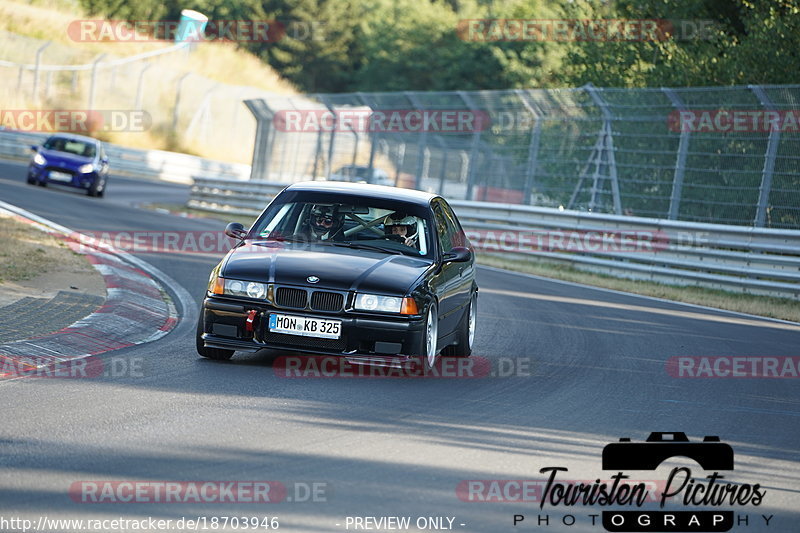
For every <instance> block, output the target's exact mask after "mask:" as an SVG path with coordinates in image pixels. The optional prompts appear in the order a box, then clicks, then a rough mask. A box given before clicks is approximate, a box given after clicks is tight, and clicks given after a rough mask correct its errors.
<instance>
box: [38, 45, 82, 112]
mask: <svg viewBox="0 0 800 533" xmlns="http://www.w3.org/2000/svg"><path fill="white" fill-rule="evenodd" d="M51 44H53V42H52V41H47V42H46V43H44V44H43V45H42V46H40V47H39V49H38V50H36V65H35V66H34V68H33V100H34V101H35V102H38V101H39V69H40V67H41V63H42V54H43V53H44V50H45V48H47V47H48V46H50V45H51ZM89 109H91V108H89Z"/></svg>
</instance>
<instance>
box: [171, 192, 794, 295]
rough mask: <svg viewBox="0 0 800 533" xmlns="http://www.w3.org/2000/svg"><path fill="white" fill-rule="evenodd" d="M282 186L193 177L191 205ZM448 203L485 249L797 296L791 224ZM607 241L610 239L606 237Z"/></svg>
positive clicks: (246, 199)
mask: <svg viewBox="0 0 800 533" xmlns="http://www.w3.org/2000/svg"><path fill="white" fill-rule="evenodd" d="M285 186H286V184H284V183H275V182H259V181H250V182H244V183H242V182H236V181H232V180H221V179H207V178H198V179H195V184H194V186H193V187H192V190H191V195H190V199H189V202H188V204H187V205H188V206H189V207H192V208H194V209H202V210H206V211H211V212H215V213H230V214H238V215H252V216H256V215H258V214H259V213H261V211H262V210H263V209H264V207H265V206H266V205H267V203H268V202H269V200H270V199H271V198H272V197H273V196H274V195H276V194H277V193H278V192H280V190H281V189H283V187H285ZM450 203H451V205H452V206H453V208H454V209H455V210H456V212H457V214H458V216H459V218H460V220H461V222H462V224H463V226H464V229H465V231H466V232H467V235H468V236H469V237H470V240H471V241H472V242H473V244H475V246H476V248H478V249H479V250H482V252H483V253H488V254H492V255H494V256H505V257H508V258H513V259H517V260H526V259H527V260H539V259H546V260H548V261H556V262H559V263H563V264H568V265H571V266H573V267H575V268H577V269H580V270H587V271H592V272H598V273H603V274H608V275H612V276H615V277H622V278H628V279H635V280H649V281H657V282H661V283H668V284H674V285H696V286H703V287H709V288H720V289H725V290H733V291H737V292H748V293H753V294H764V295H771V296H780V297H788V298H794V299H800V231H797V230H781V229H763V228H754V227H749V226H725V225H720V224H704V223H692V222H680V221H675V220H662V219H652V218H643V217H631V216H619V215H609V214H600V213H590V212H582V211H569V210H560V209H554V208H547V207H530V206H519V205H507V204H496V203H488V202H470V201H451V202H450ZM624 239H629V240H630V242H631V243H633V244H634V247H638V248H640V249H636V250H629V251H626V250H624V249H619V247H618V246H617V245H619V244H620V242H622V241H623V240H624ZM542 240H543V241H544V244H543V245H542V244H541V242H542ZM570 242H575V243H576V244H577V248H576V247H573V246H570ZM604 242H611V243H612V244H613V245H612V246H604V245H603V243H604ZM523 243H526V244H523ZM537 243H539V244H538V245H537ZM598 243H599V246H598Z"/></svg>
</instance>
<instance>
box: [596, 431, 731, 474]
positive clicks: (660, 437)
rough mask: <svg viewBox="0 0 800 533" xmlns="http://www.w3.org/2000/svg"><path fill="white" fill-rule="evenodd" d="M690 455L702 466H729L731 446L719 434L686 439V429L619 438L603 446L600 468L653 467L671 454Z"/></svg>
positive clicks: (648, 468) (726, 468)
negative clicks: (640, 439) (636, 439)
mask: <svg viewBox="0 0 800 533" xmlns="http://www.w3.org/2000/svg"><path fill="white" fill-rule="evenodd" d="M679 456H681V457H688V458H689V459H694V460H695V461H697V463H698V464H699V465H700V466H701V467H702V468H703V469H704V470H716V471H719V470H733V448H731V446H730V445H729V444H726V443H724V442H720V440H719V437H716V436H707V437H705V438H704V439H703V441H702V442H690V441H689V439H688V438H687V437H686V433H681V432H673V433H659V432H653V433H650V436H649V437H647V440H646V441H645V442H631V439H630V438H621V439H619V442H612V443H610V444H606V446H605V447H604V448H603V470H655V469H656V468H658V465H660V464H661V463H662V462H664V461H666V460H667V459H670V458H672V457H679Z"/></svg>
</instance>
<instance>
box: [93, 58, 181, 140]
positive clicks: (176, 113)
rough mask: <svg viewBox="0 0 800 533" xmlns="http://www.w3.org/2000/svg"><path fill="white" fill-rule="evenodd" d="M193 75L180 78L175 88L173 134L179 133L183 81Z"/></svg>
mask: <svg viewBox="0 0 800 533" xmlns="http://www.w3.org/2000/svg"><path fill="white" fill-rule="evenodd" d="M191 74H192V73H191V72H187V73H185V74H184V75H183V76H181V77H180V78H178V84H177V85H176V86H175V107H173V108H172V131H173V133H176V134H177V132H178V117H179V116H180V115H179V111H180V106H181V87H182V86H183V81H184V80H185V79H186V78H188V77H189V76H190V75H191ZM92 87H94V83H92Z"/></svg>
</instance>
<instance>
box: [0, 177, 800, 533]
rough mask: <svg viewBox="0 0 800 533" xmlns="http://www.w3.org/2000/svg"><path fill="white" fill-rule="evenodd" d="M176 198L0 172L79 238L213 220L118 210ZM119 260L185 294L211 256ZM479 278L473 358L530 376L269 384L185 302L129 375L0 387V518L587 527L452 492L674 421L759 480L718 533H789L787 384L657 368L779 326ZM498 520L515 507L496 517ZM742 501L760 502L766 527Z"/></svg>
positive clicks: (589, 474)
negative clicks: (398, 520)
mask: <svg viewBox="0 0 800 533" xmlns="http://www.w3.org/2000/svg"><path fill="white" fill-rule="evenodd" d="M187 191H188V189H187V188H186V187H181V186H176V185H171V184H161V183H153V182H137V181H134V180H127V179H113V180H111V181H110V184H109V188H108V195H107V198H105V199H102V200H98V199H92V198H88V197H86V196H84V195H82V194H80V193H79V192H73V191H70V190H67V189H60V190H56V189H54V188H47V189H41V188H38V187H31V186H28V185H26V184H25V183H24V167H23V166H22V165H17V164H11V163H9V164H2V165H0V198H2V199H3V200H4V201H6V202H9V203H12V204H15V205H17V206H20V207H22V208H25V209H28V210H30V211H32V212H34V213H36V214H38V215H40V216H43V217H45V218H48V219H50V220H53V221H55V222H57V223H59V224H62V225H64V226H67V227H69V228H72V229H75V230H79V231H81V230H83V231H99V230H104V231H114V230H128V231H130V230H133V229H137V230H175V231H182V230H214V231H218V230H221V229H222V228H223V224H222V223H221V222H219V221H215V220H210V219H186V218H179V217H175V216H170V215H165V214H159V213H154V212H150V211H142V210H138V209H136V208H133V207H131V205H132V204H135V203H138V202H145V201H153V200H154V199H156V201H159V202H181V201H183V200H185V198H186V197H187V195H188V192H187ZM138 256H139V257H140V258H142V259H144V260H146V261H148V262H150V263H151V264H153V265H154V266H156V267H157V268H158V269H160V270H162V271H164V272H165V273H166V274H168V275H169V276H170V277H171V278H172V279H174V280H177V281H178V282H179V283H180V284H181V285H182V286H183V287H184V288H185V289H186V290H188V291H189V293H190V294H192V295H193V296H195V297H196V302H197V301H199V300H200V298H201V295H202V293H203V290H204V287H205V284H206V280H207V277H208V273H209V270H210V268H211V267H212V266H213V264H215V262H216V258H215V257H211V256H206V255H200V254H183V255H175V254H138ZM478 276H479V277H478V281H479V285H480V288H481V295H480V300H479V314H478V316H479V330H478V335H477V341H476V349H475V352H476V355H477V356H480V357H485V358H487V359H488V360H489V361H490V362H491V363H492V364H493V365H494V367H495V368H497V365H499V364H501V361H502V362H503V363H502V364H504V365H506V366H509V365H510V364H511V362H512V361H523V362H525V363H523V364H528V365H529V366H530V374H531V375H528V376H524V375H513V376H509V377H493V378H483V379H480V378H475V379H333V378H331V379H282V378H279V377H277V376H276V375H275V373H274V372H273V368H272V363H273V361H274V358H275V356H276V353H272V352H260V353H258V354H239V355H237V356H235V357H234V359H233V360H232V361H231V362H229V363H220V362H214V361H210V360H204V359H201V358H199V357H198V356H197V355H196V353H195V351H194V347H193V320H194V317H195V316H196V315H195V312H196V311H195V310H194V309H191V310H188V311H187V310H183V312H184V313H186V314H187V315H189V319H188V321H186V322H183V323H181V324H180V325H179V326H178V327H177V328H176V329H175V330H174V331H173V332H172V333H170V334H169V335H167V336H166V337H165V338H163V339H162V340H160V341H157V342H155V343H152V344H147V345H143V346H139V347H133V348H129V349H125V350H122V351H120V352H117V356H120V357H125V358H129V359H137V360H140V361H141V362H142V363H143V376H141V377H133V376H132V377H121V378H115V379H95V380H78V379H76V380H47V379H27V380H17V381H13V382H6V383H0V400H1V401H2V405H3V412H4V423H3V424H2V428H1V429H0V464H2V470H1V471H0V515H2V516H26V517H31V518H34V519H36V517H38V516H40V515H47V516H48V517H51V518H52V517H56V516H58V517H62V518H81V517H105V518H113V517H117V516H121V517H146V516H154V517H161V518H173V519H175V518H179V517H181V516H198V515H205V516H212V515H222V514H228V515H230V514H233V513H236V514H238V515H240V516H264V515H269V516H277V517H279V518H280V520H281V528H282V529H283V530H285V531H308V532H311V531H339V530H341V531H344V517H345V516H412V517H416V516H445V515H446V516H455V517H456V520H455V523H456V529H457V530H458V531H475V532H486V533H490V532H498V531H512V530H513V531H526V530H527V531H537V530H541V531H602V528H601V527H599V525H598V526H595V527H591V526H590V521H589V518H588V515H589V514H590V513H591V512H598V511H597V510H594V511H590V510H589V509H584V508H580V507H578V508H570V509H565V508H563V507H559V508H556V509H554V508H552V507H546V508H545V509H544V510H540V509H539V507H538V504H537V503H531V502H528V503H507V502H504V503H485V502H484V503H480V502H479V503H475V502H463V501H460V500H459V498H458V497H457V495H456V486H457V485H458V484H459V482H461V481H462V480H475V479H482V480H487V479H542V478H543V477H544V476H543V475H542V474H540V473H539V469H540V468H542V467H546V466H564V467H568V468H569V472H568V473H566V474H564V475H563V477H564V479H588V480H594V479H595V478H597V477H602V476H603V475H604V474H603V472H602V470H601V468H602V467H601V463H600V456H601V451H602V447H603V445H604V444H606V443H608V442H612V441H616V440H617V439H618V438H619V437H631V438H632V439H633V440H642V439H644V438H646V436H647V435H648V434H649V433H650V432H651V431H683V432H686V433H687V434H688V435H689V436H690V437H691V438H692V439H693V440H695V439H699V438H702V436H704V435H719V436H721V438H722V440H723V441H726V442H728V443H731V444H732V445H733V447H734V450H735V452H736V461H737V462H736V470H735V471H734V472H732V473H730V479H731V480H733V481H736V482H748V483H751V484H753V483H760V484H762V486H765V487H766V488H767V495H766V497H765V501H764V503H762V505H761V506H760V507H758V508H756V507H752V506H750V507H748V508H744V509H741V510H737V513H738V514H748V515H749V526H748V527H744V528H742V529H735V531H740V530H741V531H747V532H750V531H770V532H784V531H787V532H788V531H795V530H796V527H797V524H798V523H800V496H799V495H798V492H799V491H800V452H798V445H797V443H798V440H800V439H798V437H800V380H798V379H676V378H673V377H670V376H669V375H668V374H667V372H666V370H665V362H666V360H667V359H668V358H669V357H672V356H678V355H695V356H697V355H730V356H734V355H736V356H762V355H770V356H797V355H800V354H798V346H800V326H794V325H790V324H786V323H780V322H775V321H769V320H762V319H757V318H752V317H746V316H741V315H736V314H733V313H727V312H723V311H715V310H709V309H704V308H699V307H692V306H684V305H680V304H675V303H669V302H663V301H658V300H653V299H648V298H642V297H637V296H633V295H626V294H622V293H616V292H611V291H604V290H597V289H592V288H588V287H583V286H578V285H572V284H567V283H560V282H554V281H549V280H543V279H537V278H534V277H529V276H521V275H515V274H512V273H506V272H502V271H495V270H490V269H484V268H481V269H479V274H478ZM522 373H524V372H521V373H520V374H522ZM9 421H13V423H9ZM693 470H695V471H697V470H699V467H696V468H695V469H693ZM666 472H667V470H665V467H662V468H660V469H659V470H658V471H656V472H655V473H652V472H650V473H644V477H643V479H663V478H664V477H665V475H666ZM605 475H606V476H607V475H608V473H606V474H605ZM696 475H698V476H701V475H702V474H701V473H700V472H697V473H696ZM646 476H652V477H646ZM78 480H160V481H171V480H277V481H282V482H283V483H284V484H288V483H290V482H295V481H305V482H309V481H317V482H327V483H329V484H330V485H329V489H328V501H327V502H317V503H310V502H306V503H297V502H292V503H289V502H283V503H279V504H274V505H256V504H247V503H238V504H216V505H214V504H211V505H205V506H203V505H197V504H192V503H185V504H150V503H137V504H81V503H75V502H73V501H72V500H71V499H70V498H69V497H68V495H67V491H68V489H69V487H70V485H71V484H72V483H73V482H75V481H78ZM673 509H675V508H673ZM564 512H567V513H571V514H573V515H575V516H576V518H577V522H576V524H575V525H574V526H572V527H567V526H564V525H562V524H561V523H560V522H559V521H558V520H559V519H558V517H559V516H561V515H562V514H564ZM515 513H521V514H524V515H526V517H527V519H526V522H525V523H523V524H522V525H521V526H520V527H517V528H514V527H512V525H511V520H512V515H513V514H515ZM537 514H550V515H551V524H552V525H551V527H549V528H544V529H542V528H537V527H536V525H535V524H536V523H535V519H536V515H537ZM760 514H767V515H769V514H774V515H775V518H773V521H772V522H771V526H770V527H769V528H765V527H764V526H763V525H762V524H763V520H762V519H761V518H759V515H760ZM460 523H464V524H466V525H465V526H464V527H460V526H458V524H460ZM336 524H341V527H337V526H336Z"/></svg>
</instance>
